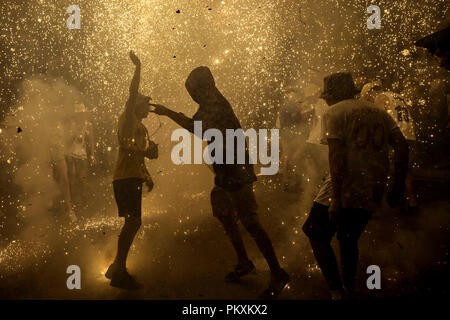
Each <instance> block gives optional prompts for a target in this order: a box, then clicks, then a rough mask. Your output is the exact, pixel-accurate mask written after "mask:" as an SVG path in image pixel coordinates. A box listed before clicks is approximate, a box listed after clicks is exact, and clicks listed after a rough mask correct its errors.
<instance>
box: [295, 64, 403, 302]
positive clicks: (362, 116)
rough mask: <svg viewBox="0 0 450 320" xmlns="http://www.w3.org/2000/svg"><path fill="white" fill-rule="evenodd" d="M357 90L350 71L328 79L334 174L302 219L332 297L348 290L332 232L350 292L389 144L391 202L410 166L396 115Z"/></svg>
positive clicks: (328, 140)
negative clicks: (362, 97) (391, 155)
mask: <svg viewBox="0 0 450 320" xmlns="http://www.w3.org/2000/svg"><path fill="white" fill-rule="evenodd" d="M356 92H357V91H356V89H355V86H354V83H353V79H352V77H351V75H350V74H349V73H337V74H333V75H331V76H328V77H326V78H325V79H324V92H323V94H322V98H323V99H325V101H326V102H327V104H328V105H329V106H331V107H330V109H329V110H328V111H327V112H326V113H325V114H324V116H323V118H322V143H324V144H328V148H329V163H330V177H328V179H327V180H326V181H325V183H324V185H323V186H322V187H321V189H320V191H319V194H318V195H317V197H316V198H315V200H314V204H313V207H312V209H311V211H310V213H309V217H308V219H307V220H306V222H305V224H304V225H303V231H304V232H305V234H306V235H307V236H308V238H309V240H310V242H311V246H312V249H313V252H314V256H315V257H316V259H317V263H318V265H319V267H320V269H321V270H322V273H323V275H324V277H325V280H326V281H327V283H328V286H329V289H330V293H331V297H332V299H339V298H342V297H343V293H344V291H343V287H342V281H341V277H340V275H339V271H338V267H337V262H336V257H335V255H334V252H333V249H332V247H331V244H330V242H331V239H332V237H333V236H334V234H335V233H337V239H338V240H339V245H340V251H341V263H342V269H343V270H342V271H343V285H344V287H345V289H347V290H346V291H347V293H349V294H350V295H351V294H353V290H354V279H355V276H356V270H357V263H358V239H359V237H360V236H361V234H362V232H363V230H364V228H365V227H366V225H367V223H368V221H369V219H370V217H371V215H372V213H373V212H374V211H375V210H376V209H377V208H378V207H379V205H380V202H381V200H382V197H383V193H384V189H385V184H386V179H387V174H388V171H389V160H388V152H389V148H388V146H389V145H391V146H392V147H393V148H394V151H395V177H394V184H393V187H392V190H391V191H390V192H389V194H388V197H387V200H388V203H389V204H390V205H391V206H396V205H398V203H399V201H400V198H401V197H402V194H403V190H404V185H405V177H406V172H407V169H408V144H407V142H406V140H405V138H404V137H403V135H402V133H401V131H400V129H399V128H398V126H397V124H396V123H395V121H394V120H393V119H392V117H391V116H390V115H389V114H388V113H387V112H386V111H385V110H383V109H381V108H379V107H377V106H376V105H374V104H373V103H371V102H368V101H361V100H356V99H353V96H354V95H355V94H356ZM330 199H331V201H330Z"/></svg>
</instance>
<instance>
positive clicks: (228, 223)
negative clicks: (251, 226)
mask: <svg viewBox="0 0 450 320" xmlns="http://www.w3.org/2000/svg"><path fill="white" fill-rule="evenodd" d="M215 217H216V218H217V219H218V220H219V221H220V223H222V225H223V228H224V229H225V232H226V233H227V234H230V233H231V232H233V231H235V230H236V229H237V222H236V220H235V219H233V217H232V216H226V215H221V216H215Z"/></svg>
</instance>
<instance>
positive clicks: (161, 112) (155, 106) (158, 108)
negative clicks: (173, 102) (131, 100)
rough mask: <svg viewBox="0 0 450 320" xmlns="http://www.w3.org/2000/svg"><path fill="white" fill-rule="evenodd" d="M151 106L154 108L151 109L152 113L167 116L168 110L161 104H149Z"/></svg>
mask: <svg viewBox="0 0 450 320" xmlns="http://www.w3.org/2000/svg"><path fill="white" fill-rule="evenodd" d="M149 105H150V106H152V108H150V112H153V113H156V114H159V115H165V114H166V112H167V108H166V107H164V106H163V105H161V104H156V103H149Z"/></svg>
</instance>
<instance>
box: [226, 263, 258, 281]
mask: <svg viewBox="0 0 450 320" xmlns="http://www.w3.org/2000/svg"><path fill="white" fill-rule="evenodd" d="M254 270H255V265H254V264H253V262H251V261H250V260H248V261H247V262H244V263H238V264H237V265H236V267H235V268H234V271H232V272H230V273H229V274H227V275H226V276H225V282H236V281H238V280H239V278H241V277H243V276H245V275H247V274H249V273H251V272H253V271H254Z"/></svg>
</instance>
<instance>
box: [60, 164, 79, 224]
mask: <svg viewBox="0 0 450 320" xmlns="http://www.w3.org/2000/svg"><path fill="white" fill-rule="evenodd" d="M56 170H57V172H58V177H59V179H58V182H59V186H60V189H61V192H62V194H63V197H64V205H65V207H66V214H67V215H68V216H69V218H70V219H71V220H72V221H73V222H74V221H76V220H77V217H76V215H75V213H74V212H73V211H72V196H71V194H70V184H69V176H68V167H67V163H66V160H65V159H63V160H60V161H58V162H57V163H56Z"/></svg>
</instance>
